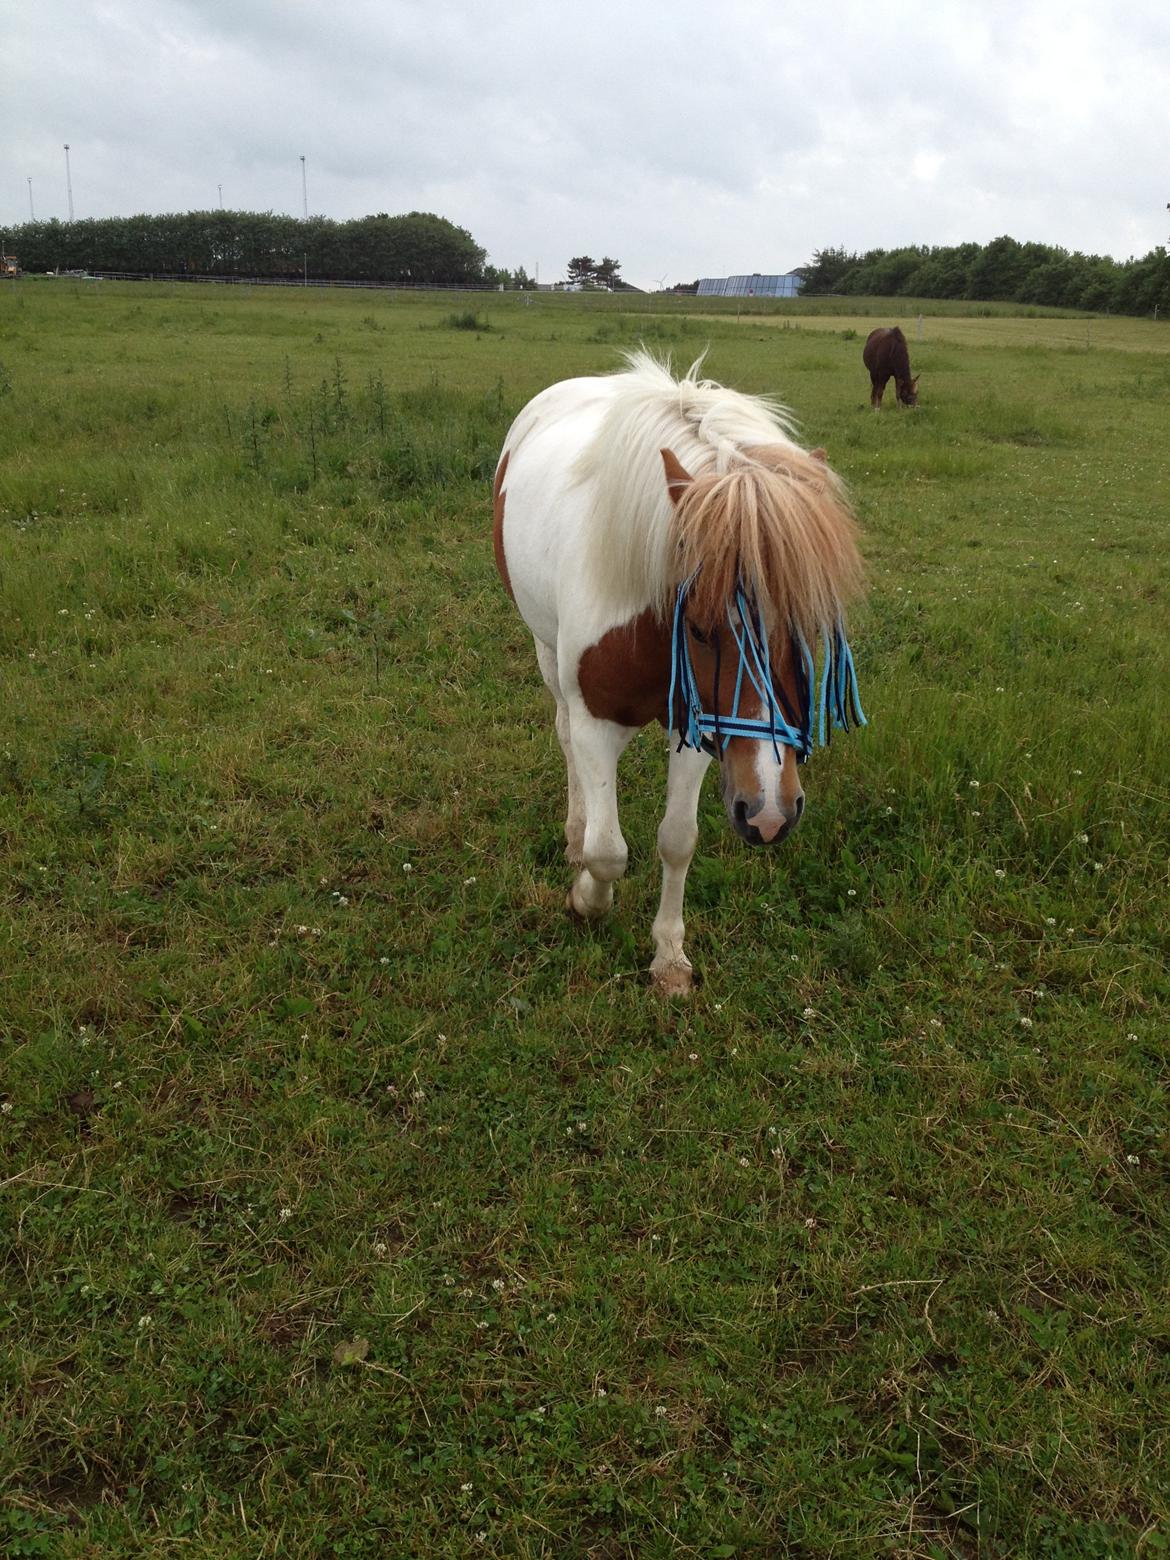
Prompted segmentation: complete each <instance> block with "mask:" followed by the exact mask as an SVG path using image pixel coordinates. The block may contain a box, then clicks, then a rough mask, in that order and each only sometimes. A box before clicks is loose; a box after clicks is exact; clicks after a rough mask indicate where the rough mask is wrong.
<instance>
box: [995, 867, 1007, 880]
mask: <svg viewBox="0 0 1170 1560" xmlns="http://www.w3.org/2000/svg"><path fill="white" fill-rule="evenodd" d="M995 875H996V877H997V878H1005V877H1007V872H1006V871H1005V870H1004V868H1003V867H996V869H995Z"/></svg>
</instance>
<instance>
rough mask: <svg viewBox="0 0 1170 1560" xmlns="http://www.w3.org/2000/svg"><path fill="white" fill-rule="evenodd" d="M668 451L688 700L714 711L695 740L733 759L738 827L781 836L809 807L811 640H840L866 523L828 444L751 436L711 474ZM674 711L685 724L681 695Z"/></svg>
mask: <svg viewBox="0 0 1170 1560" xmlns="http://www.w3.org/2000/svg"><path fill="white" fill-rule="evenodd" d="M661 453H662V461H663V466H664V468H665V474H666V484H667V489H668V491H669V494H670V497H671V501H672V503H673V507H674V519H675V526H674V540H675V550H676V555H677V566H678V581H677V582H676V589H677V591H678V594H677V601H676V622H675V642H676V656H675V659H676V662H678V661H680V658H681V663H682V664H683V665H684V666H685V676H686V678H688V679H689V680H690V687H689V688H688V689H686V690H685V691H683V692H682V701H683V704H685V703H686V702H687V700H688V698H689V700H690V703H691V705H692V706H693V705H696V704H697V705H701V708H702V710H703V711H704V712H709V714H705V715H704V716H703V718H702V727H701V728H700V727H696V726H694V725H692V728H691V731H690V740H695V739H696V738H698V739H699V740H700V741H701V745H702V746H703V747H704V748H706V750H707V751H708V752H710V753H711V754H712V756H713V757H715V758H716V759H717V760H718V762H719V767H720V783H721V786H722V791H723V802H724V806H725V808H726V810H727V816H728V818H729V820H730V822H731V825H732V827H733V828H734V829H735V831H736V833H737V834H739V835H740V837H741V838H742V839H744V840H746V841H747V843H748V844H751V845H765V844H776V843H778V842H779V841H780V840H782V839H784V838H785V836H786V835H788V834H789V833H791V831H792V829H794V828H795V826H796V825H797V823H798V822H799V821H800V817H801V814H802V812H803V811H804V790H803V787H802V786H801V783H800V770H799V764H800V763H801V762H802V761H803V760H804V759H805V758H807V756H808V752H809V749H810V748H811V745H812V728H813V703H814V701H815V697H816V695H815V689H814V686H813V684H814V669H813V665H812V661H811V653H810V649H809V647H810V646H811V647H814V648H815V646H816V644H817V641H818V638H820V639H822V640H823V641H824V650H825V654H826V656H827V657H831V656H832V655H833V653H834V648H835V645H836V639H835V637H834V636H835V633H836V627H837V625H838V624H839V623H840V621H841V617H842V612H843V606H844V602H845V600H846V598H847V597H848V596H849V595H850V594H851V593H852V592H853V590H854V589H855V588H856V586H857V583H858V580H859V576H860V560H859V557H858V553H857V548H856V543H855V540H854V527H853V522H852V519H851V516H850V513H849V509H848V505H847V503H846V501H845V498H844V494H843V491H842V488H841V485H840V482H839V481H838V479H837V478H836V477H835V476H834V475H833V473H832V472H831V471H830V470H829V468H828V466H827V465H826V464H825V454H824V451H823V450H813V451H811V452H810V451H806V450H802V449H800V448H798V447H797V446H795V445H788V444H784V445H775V446H756V447H749V448H745V449H743V450H742V451H740V452H739V455H738V457H737V458H735V459H733V460H732V461H730V462H729V464H728V467H727V469H726V470H723V471H715V472H708V473H704V474H700V475H698V476H692V475H691V474H690V473H689V472H688V471H687V470H686V469H685V468H684V467H683V465H682V464H681V462H680V461H679V460H678V459H677V457H676V456H675V455H674V454H673V453H672V452H671V451H670V450H667V449H664V450H663V451H662V452H661ZM683 582H685V585H683ZM679 586H682V588H681V589H679V588H678V587H679ZM841 643H842V645H843V640H842V641H841ZM843 653H844V655H845V656H846V657H847V656H848V650H847V648H845V649H844V652H843ZM676 702H677V700H676ZM672 719H676V720H678V721H679V729H680V731H681V730H682V729H683V724H682V722H683V721H684V720H685V719H686V715H685V711H683V709H682V706H681V705H680V707H679V709H677V710H675V711H672ZM712 723H713V727H714V729H711V727H712ZM753 727H754V728H756V729H755V732H754V733H753V732H752V731H751V728H753ZM744 728H748V729H747V732H745V729H744Z"/></svg>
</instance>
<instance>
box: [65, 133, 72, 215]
mask: <svg viewBox="0 0 1170 1560" xmlns="http://www.w3.org/2000/svg"><path fill="white" fill-rule="evenodd" d="M65 194H66V196H67V198H68V201H69V220H70V222H72V221H73V179H72V177H71V175H70V172H69V142H68V141H66V142H65Z"/></svg>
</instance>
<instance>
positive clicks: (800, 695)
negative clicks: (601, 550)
mask: <svg viewBox="0 0 1170 1560" xmlns="http://www.w3.org/2000/svg"><path fill="white" fill-rule="evenodd" d="M696 572H697V571H696ZM694 579H695V576H694V574H692V575H691V576H690V578H689V579H687V580H684V581H683V583H682V584H681V585H680V586H679V588H678V593H677V595H676V596H675V600H674V623H673V627H672V632H671V648H670V694H669V698H668V703H667V707H666V711H667V714H666V719H667V730H672V729H673V730H677V732H678V738H679V742H678V746H679V751H680V752H681V751H682V749H683V748H684V747H691V748H702V749H704V750H705V751H706V752H708V753H710V754H711V755H712V757H714V758H718V757H719V756H720V755H721V754H722V753H723V750H724V749H725V748H726V747H727V744H728V743H729V742H730V741H731V739H732V737H751V738H754V739H755V740H756V741H762V740H763V739H764V738H767V739H768V740H769V741H770V742H771V744H772V750H773V752H774V753H775V754H776V758H777V760H779V759H780V756H781V754H780V748H781V747H790V748H794V749H795V750H796V756H797V760H798V762H800V763H802V764H803V763H805V762H806V760H807V759H808V757H809V754H810V753H811V752H812V750H813V689H814V688H815V687H816V686H817V679H816V662H815V657H814V655H813V652H812V650H811V649H810V648H809V645H808V642H807V641H806V639H805V637H804V635H803V634H802V633H801V632H800V631H799V629H797V628H795V627H790V629H789V643H790V646H791V651H792V664H793V668H794V670H795V673H796V689H797V706H798V707H797V708H796V709H793V708H792V707H791V706H790V703H789V701H788V698H787V697H786V695H785V693H784V690H783V688H777V687H776V685H775V684H774V683H773V681H772V663H771V656H770V654H769V651H768V634H767V630H766V629H765V627H764V621H763V616H762V614H761V612H760V609H759V605H758V603H757V602H756V601H755V599H754V597H750V596H749V595H748V593H747V591H746V590H745V589H744V587H743V583H742V581H741V582H740V583H739V584H737V585H736V589H735V599H734V601H732V602H729V603H728V607H727V624H728V627H729V628H730V630H731V636H732V639H733V641H734V643H735V648H736V650H737V652H738V654H739V665H738V667H737V669H736V674H735V696H734V698H733V700H732V705H731V713H730V714H728V715H721V714H720V712H719V708H718V688H719V668H720V659H721V647H720V638H719V634H718V633H716V635H715V644H714V650H715V687H716V708H715V711H714V713H713V714H708V713H707V711H706V710H704V708H703V701H702V699H701V698H700V696H699V689H698V684H697V683H696V681H695V672H694V667H693V666H692V665H691V649H690V643H689V641H688V639H687V622H686V611H685V608H686V600H687V594H688V592H689V590H690V587H691V585H692V584H693V583H694ZM737 617H738V622H737V621H736V619H737ZM818 637H819V638H820V641H821V650H822V654H823V657H824V661H823V665H822V667H821V677H820V687H819V690H818V692H819V697H818V698H817V700H816V705H817V711H816V713H817V719H816V726H817V733H816V739H817V741H818V742H819V743H820V745H821V746H822V747H824V746H825V745H826V744H827V743H829V742H830V741H831V740H832V736H833V729H834V727H836V728H837V729H839V730H842V731H849V730H851V729H852V728H853V727H854V726H864V725H865V724H866V720H865V715H864V713H863V712H862V708H861V699H860V697H859V695H858V691H857V672H856V669H855V668H854V665H853V652H852V651H851V650H850V648H849V641H848V640H847V639H846V638H845V627H844V624H843V623H842V622H841V620H840V618H838V620H837V622H836V624H835V625H834V626H833V628H832V629H829V627H828V626H827V625H825V626H824V627H822V629H821V632H820V635H819V636H818ZM745 674H746V676H747V679H748V681H749V682H750V683H751V685H752V687H753V688H754V689H755V690H756V693H757V694H758V695H759V699H760V703H761V704H762V705H763V707H764V709H765V710H766V711H767V715H766V716H765V717H759V718H751V717H748V716H746V715H741V714H740V713H739V706H740V699H741V696H742V693H743V685H744V677H745Z"/></svg>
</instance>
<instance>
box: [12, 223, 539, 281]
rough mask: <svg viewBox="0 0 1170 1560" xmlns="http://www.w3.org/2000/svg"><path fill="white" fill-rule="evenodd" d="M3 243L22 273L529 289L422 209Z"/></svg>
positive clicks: (99, 228)
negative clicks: (339, 218) (341, 218)
mask: <svg viewBox="0 0 1170 1560" xmlns="http://www.w3.org/2000/svg"><path fill="white" fill-rule="evenodd" d="M3 239H4V248H5V250H6V251H8V252H11V253H14V254H16V255H17V257H18V258H19V260H20V264H21V266H22V268H23V269H24V270H25V271H58V270H61V271H80V270H87V271H132V272H145V273H147V274H152V273H153V274H156V275H158V274H165V275H169V276H190V277H197V276H238V277H244V276H256V277H265V278H272V279H277V280H279V279H280V278H288V279H289V280H297V279H300V278H302V277H304V276H305V275H306V273H307V274H308V275H309V276H310V277H313V278H316V279H317V280H323V279H324V280H330V281H370V282H389V283H393V284H398V285H400V286H412V285H413V286H419V285H428V284H430V285H434V284H444V283H446V284H454V285H459V284H462V285H465V286H485V285H486V286H499V285H501V284H502V285H504V286H510V287H524V286H531V285H532V284H531V282H530V280H529V278H528V277H527V276H526V275H525V273H524V271H523V270H519V271H516V272H510V271H505V270H500V269H499V268H497V267H495V266H490V265H488V264H487V254H486V251H485V250H483V249H482V248H481V247H480V246H479V245H478V244H477V243H476V242H475V240H474V239H473V238H472V236H471V234H470V233H469V232H468V231H467V229H466V228H461V227H457V226H456V225H455V224H454V223H453V222H448V221H447V220H446V218H444V217H438V216H435V215H434V214H433V213H432V212H428V211H412V212H409V213H408V214H406V215H405V216H389V215H388V214H387V213H386V212H384V211H383V212H379V213H378V214H377V215H376V216H369V217H357V218H355V219H353V220H352V221H348V222H335V221H333V220H332V219H331V218H329V217H310V218H309V219H308V221H302V220H301V219H300V218H299V217H286V216H277V215H274V214H273V213H272V212H270V211H268V212H255V211H187V212H172V213H169V214H165V215H162V216H137V217H99V218H91V219H88V220H85V221H80V222H59V221H56V220H54V221H51V222H26V223H23V224H21V226H19V227H15V228H8V229H6V230H5V232H4V235H3Z"/></svg>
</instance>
